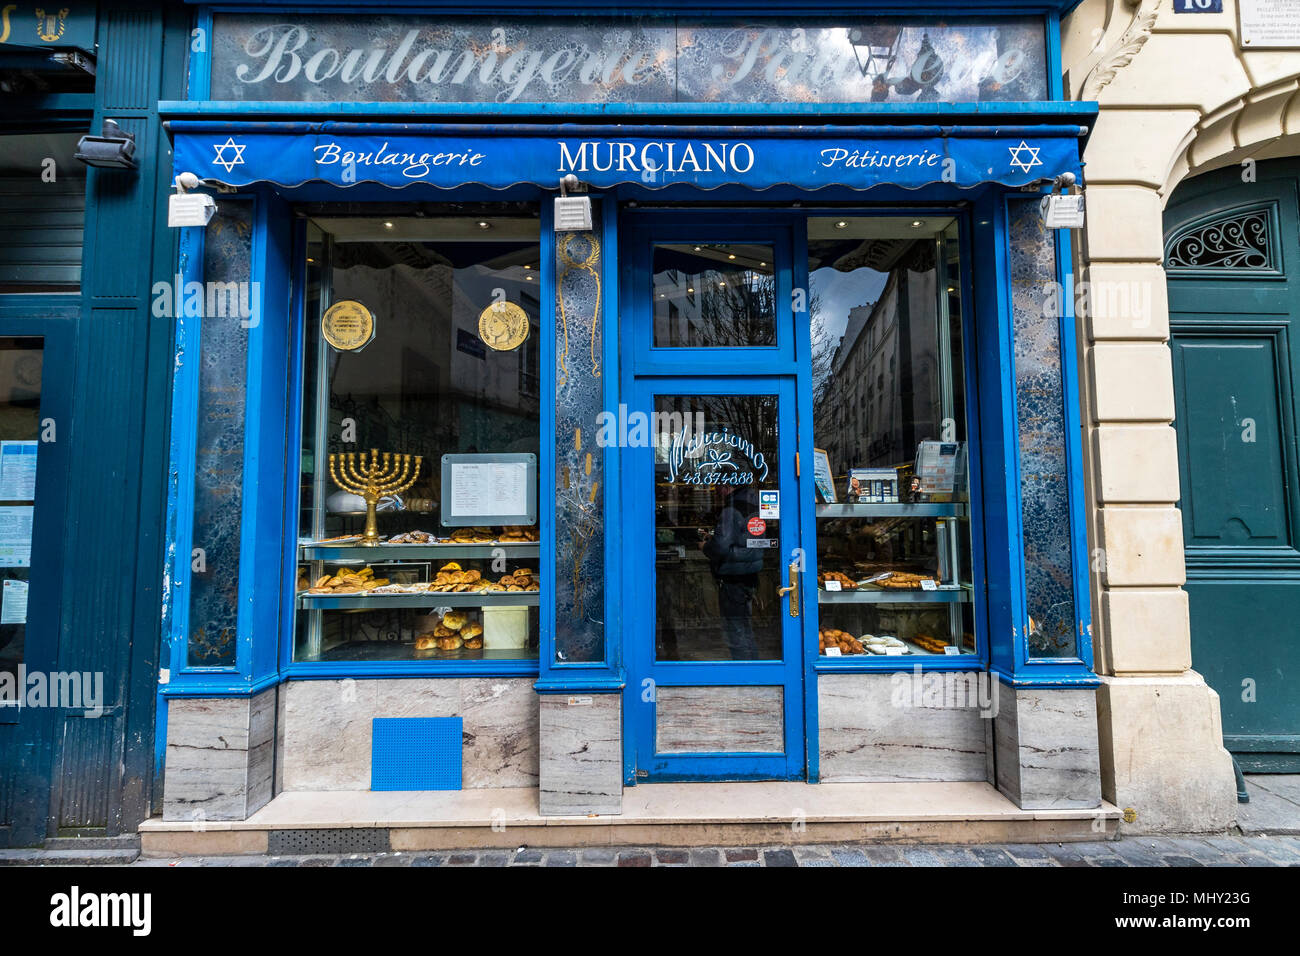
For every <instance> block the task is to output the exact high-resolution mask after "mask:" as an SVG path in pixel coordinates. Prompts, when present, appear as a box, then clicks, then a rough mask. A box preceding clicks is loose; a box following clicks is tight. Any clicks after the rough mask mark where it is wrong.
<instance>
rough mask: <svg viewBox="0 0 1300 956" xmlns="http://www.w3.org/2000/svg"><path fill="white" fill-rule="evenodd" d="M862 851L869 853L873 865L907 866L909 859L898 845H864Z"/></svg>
mask: <svg viewBox="0 0 1300 956" xmlns="http://www.w3.org/2000/svg"><path fill="white" fill-rule="evenodd" d="M862 852H863V853H865V854H866V855H867V859H868V860H870V861H871V865H872V866H907V861H906V860H904V859H903V854H902V853H900V852H899V851H898V848H897V847H892V846H864V847H863V848H862Z"/></svg>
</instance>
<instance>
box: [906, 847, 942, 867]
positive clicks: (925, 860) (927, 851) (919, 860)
mask: <svg viewBox="0 0 1300 956" xmlns="http://www.w3.org/2000/svg"><path fill="white" fill-rule="evenodd" d="M903 859H905V860H907V862H908V864H909V865H910V866H943V865H944V863H943V860H942V859H940V858H939V856H938V854H936V853H935V852H934V849H933V848H931V847H928V846H905V847H903Z"/></svg>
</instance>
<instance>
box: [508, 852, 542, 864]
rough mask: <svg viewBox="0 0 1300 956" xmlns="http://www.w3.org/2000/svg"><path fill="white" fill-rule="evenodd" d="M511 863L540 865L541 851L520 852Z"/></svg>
mask: <svg viewBox="0 0 1300 956" xmlns="http://www.w3.org/2000/svg"><path fill="white" fill-rule="evenodd" d="M513 862H515V863H541V862H542V851H541V850H520V851H519V852H518V853H516V854H515V858H514V861H513Z"/></svg>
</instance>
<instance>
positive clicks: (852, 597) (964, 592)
mask: <svg viewBox="0 0 1300 956" xmlns="http://www.w3.org/2000/svg"><path fill="white" fill-rule="evenodd" d="M970 599H971V598H970V590H969V589H968V588H964V587H963V588H941V589H938V590H934V591H922V590H920V589H917V590H915V591H913V590H892V591H891V590H888V589H885V588H857V589H855V590H852V591H827V590H824V589H822V588H818V589H817V603H818V604H967V603H969V602H970Z"/></svg>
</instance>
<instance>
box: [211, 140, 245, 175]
mask: <svg viewBox="0 0 1300 956" xmlns="http://www.w3.org/2000/svg"><path fill="white" fill-rule="evenodd" d="M212 148H213V149H215V150H216V151H217V156H216V158H215V159H213V160H212V164H213V165H214V166H220V167H221V168H222V169H224V170H225V171H226V172H230V171H231V170H232V169H234V168H235V167H236V166H242V165H244V144H243V143H236V142H235V138H234V137H233V136H228V137H226V141H225V142H224V143H213V144H212ZM228 149H233V150H234V151H235V155H234V156H233V157H232V156H227V155H226V150H228Z"/></svg>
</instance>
